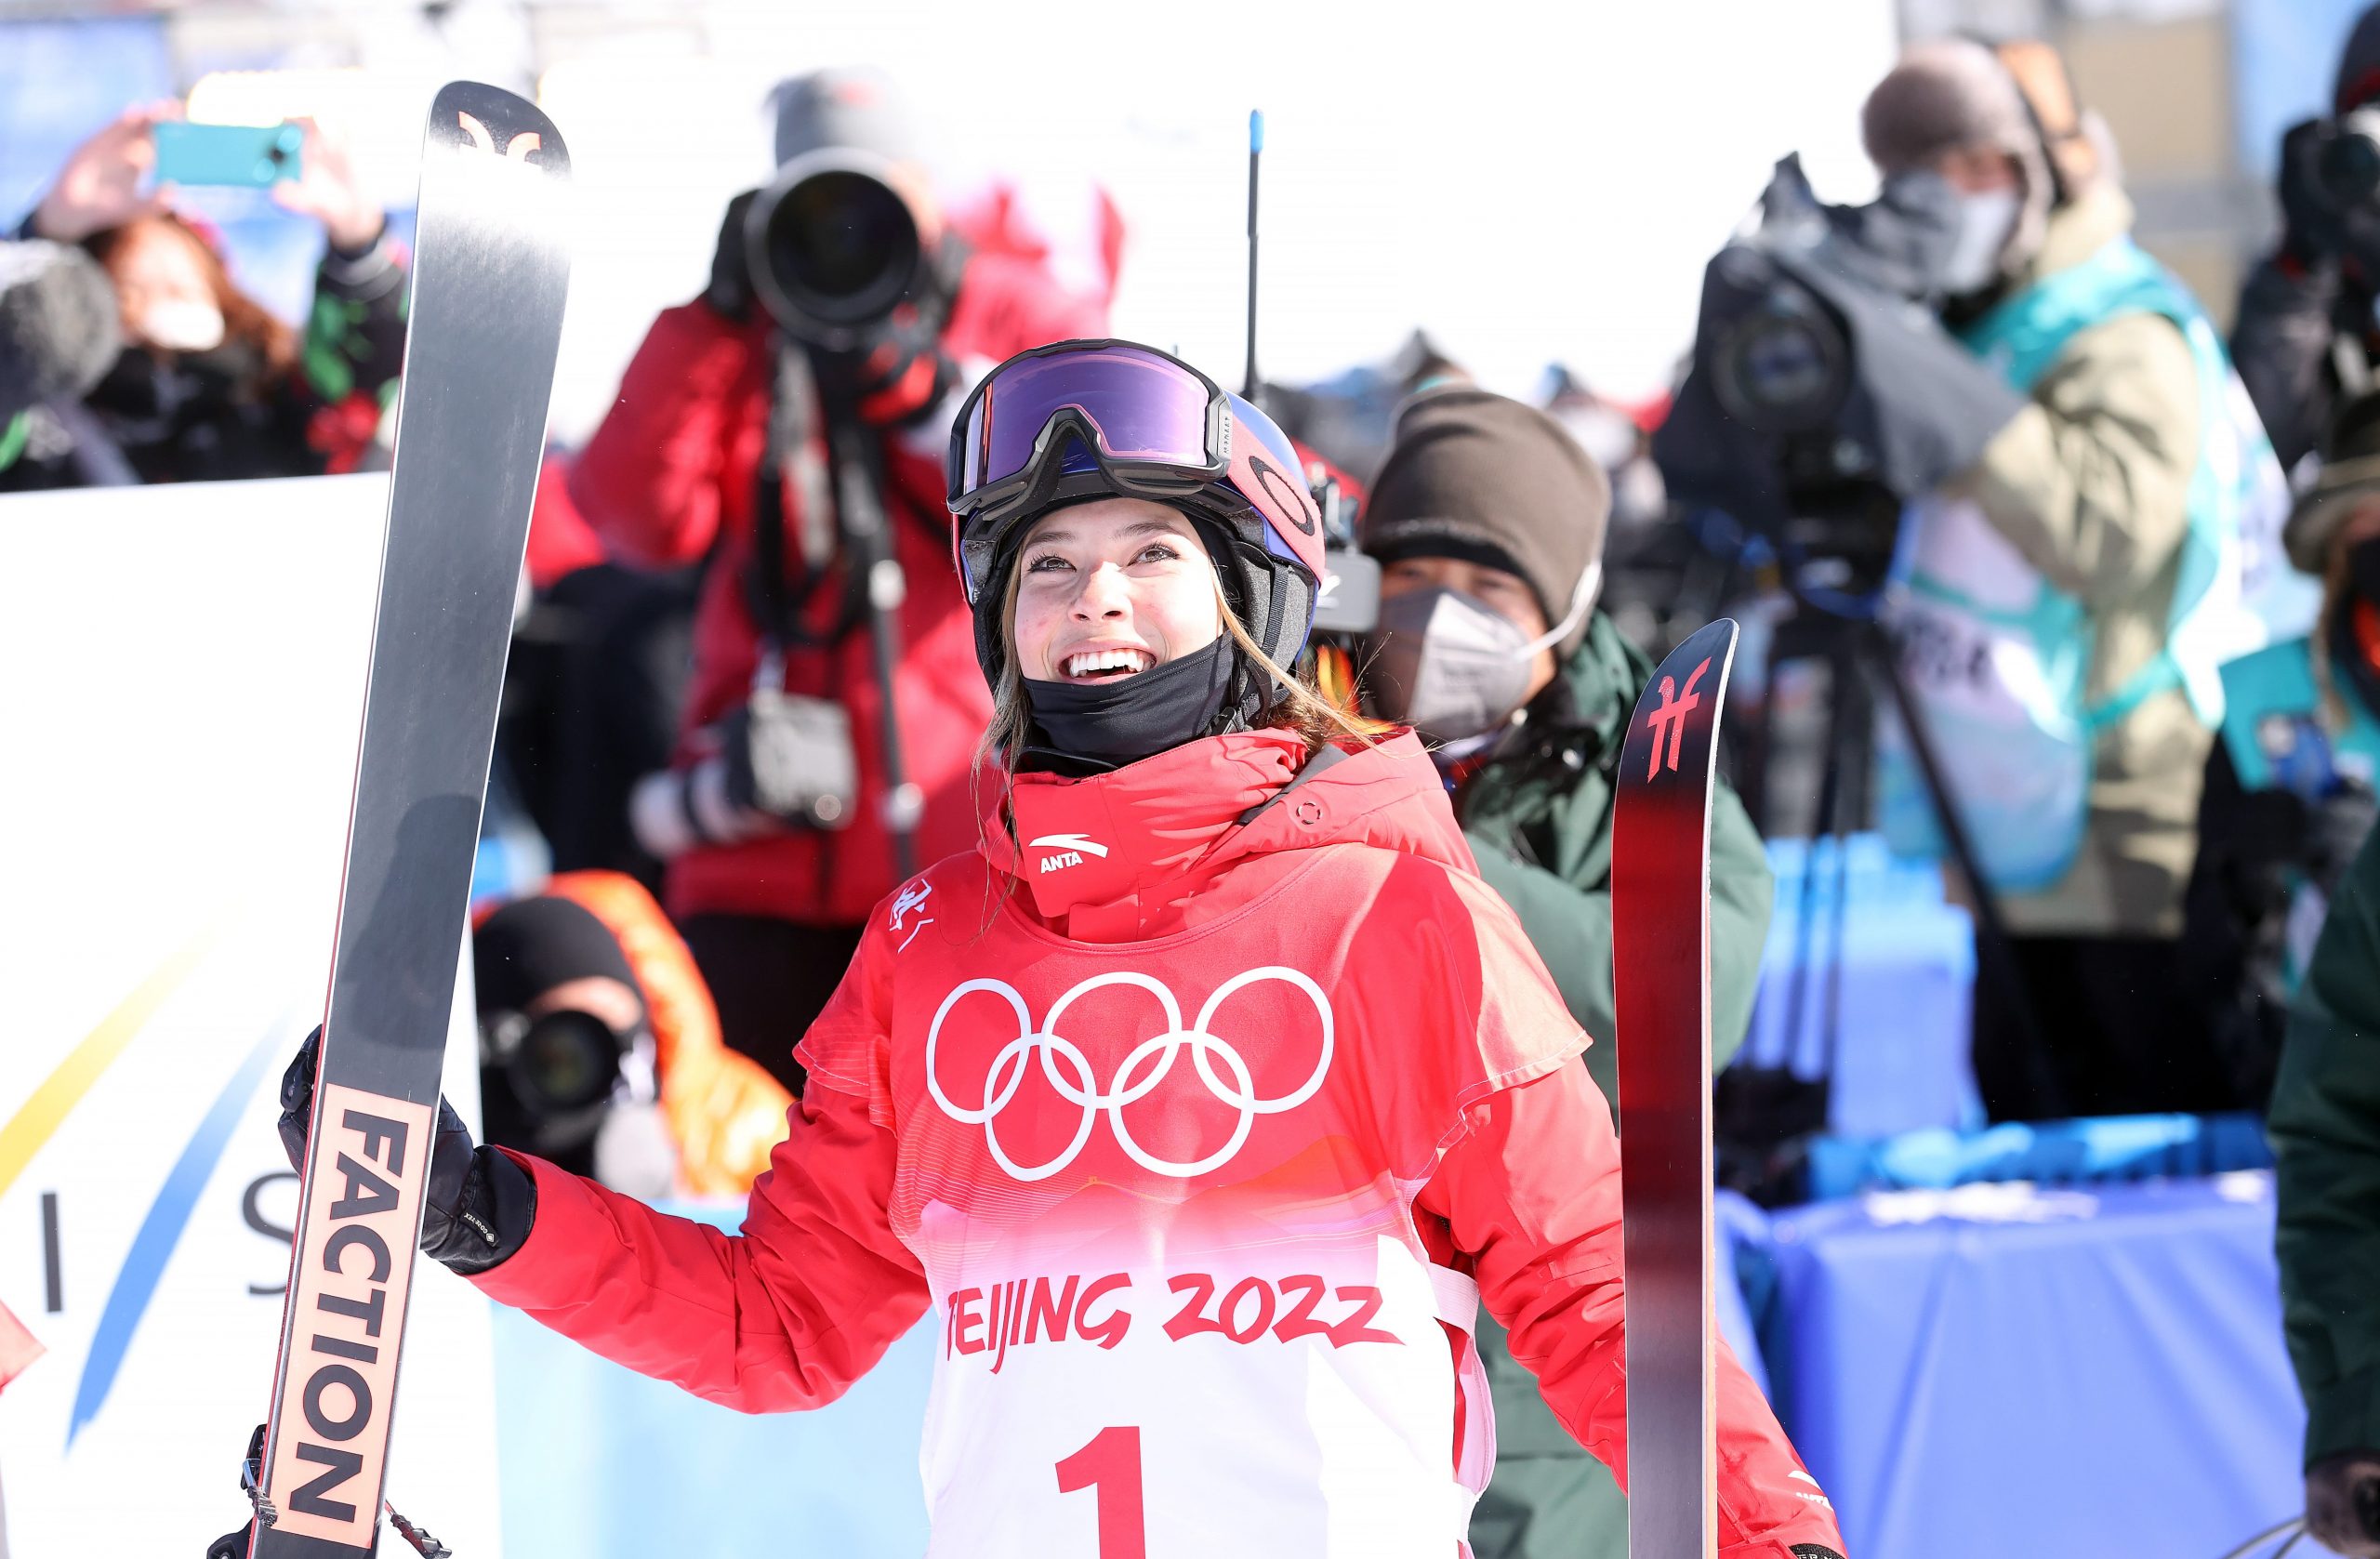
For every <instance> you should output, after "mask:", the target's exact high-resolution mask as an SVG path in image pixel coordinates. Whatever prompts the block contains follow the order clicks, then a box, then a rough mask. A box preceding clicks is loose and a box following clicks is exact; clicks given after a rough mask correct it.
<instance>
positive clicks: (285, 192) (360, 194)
mask: <svg viewBox="0 0 2380 1559" xmlns="http://www.w3.org/2000/svg"><path fill="white" fill-rule="evenodd" d="M178 112H179V107H178V106H177V105H173V104H165V105H150V106H147V107H142V108H136V109H132V110H128V111H127V112H125V113H124V114H123V115H121V116H120V117H118V118H117V119H116V120H115V121H114V122H113V123H112V124H111V125H109V126H106V127H105V128H103V129H101V130H100V131H99V133H98V134H96V135H94V136H93V137H91V138H90V139H88V140H86V141H85V142H84V143H83V144H82V145H81V146H79V147H77V148H75V150H74V152H73V154H72V155H71V156H69V157H68V158H67V160H66V163H65V165H64V166H63V167H61V168H60V169H59V173H58V177H57V178H56V179H55V180H54V181H53V182H52V183H51V185H50V188H49V191H48V192H47V193H46V194H45V195H44V196H43V197H42V200H41V203H40V205H37V206H35V207H34V208H33V215H32V216H31V217H30V218H27V219H26V222H25V224H24V229H23V234H22V235H23V236H25V237H29V238H37V239H47V240H49V241H51V242H54V243H59V244H80V245H81V246H82V247H83V248H84V249H86V250H87V251H88V252H89V253H90V255H91V256H92V258H95V259H96V260H97V261H98V262H99V265H100V266H101V267H102V268H103V269H104V270H105V271H107V274H108V278H109V280H110V281H111V282H112V284H113V285H114V289H115V296H116V305H117V310H118V313H119V318H120V326H121V332H122V336H123V339H124V343H125V344H124V347H123V350H122V351H121V352H120V353H118V354H117V356H116V358H115V361H114V364H113V366H112V368H110V369H109V370H108V372H107V374H106V376H105V377H103V378H101V379H100V380H99V384H98V385H97V386H96V387H94V388H93V389H92V390H91V391H90V392H89V394H88V395H87V396H86V397H85V398H84V400H83V401H82V402H81V403H79V405H74V404H61V403H50V404H48V405H46V406H44V407H39V408H36V409H35V410H34V411H33V413H31V414H30V416H29V418H28V421H27V424H26V426H25V428H24V430H23V433H22V435H21V437H20V441H19V447H18V449H17V452H16V455H15V457H14V459H13V460H12V461H10V462H8V463H7V467H6V469H5V471H0V489H17V490H21V489H26V488H35V487H60V486H80V485H86V484H88V483H90V482H93V481H95V480H97V481H120V482H200V481H218V480H229V479H234V478H245V477H270V476H304V475H313V474H318V473H321V472H323V471H327V470H342V469H351V468H353V467H354V465H355V464H356V463H357V462H358V461H359V460H360V459H361V458H362V457H363V456H364V452H365V451H366V450H367V449H368V448H369V447H370V445H371V443H372V439H373V435H374V433H375V431H376V429H377V426H378V423H379V420H380V413H381V410H382V408H383V406H384V405H385V403H387V401H388V399H389V398H390V396H391V395H392V394H393V393H394V390H395V387H396V379H397V375H398V373H399V371H400V370H401V369H402V367H403V361H404V272H403V267H402V266H401V265H400V263H399V261H398V258H397V254H396V250H395V247H394V245H393V244H391V243H390V239H389V236H388V220H387V214H386V213H385V212H384V211H382V209H381V208H380V205H379V203H378V202H377V201H375V200H373V199H372V198H371V197H370V196H369V195H368V194H367V193H366V192H364V189H363V188H362V186H361V185H360V184H359V183H358V182H357V179H356V177H355V171H354V168H353V166H352V165H351V163H350V160H349V157H348V153H347V148H346V145H345V143H344V141H343V140H342V139H341V138H340V137H338V136H337V135H335V134H331V133H328V132H327V131H325V130H324V128H323V127H322V126H317V125H315V124H314V123H313V122H312V121H311V120H309V121H303V122H301V123H302V124H303V125H304V130H305V140H304V144H303V148H302V151H301V163H300V173H299V176H298V178H289V179H284V180H282V181H281V182H280V183H278V184H275V185H274V186H273V187H272V192H273V198H274V200H275V201H277V202H278V203H279V204H280V205H281V206H282V207H283V208H284V210H287V211H289V212H291V213H293V214H295V215H298V216H302V217H307V218H312V219H313V220H315V221H318V222H320V223H321V224H322V225H323V231H324V241H325V246H324V254H323V259H322V264H321V266H320V268H319V269H318V270H317V271H316V274H315V281H314V300H313V304H312V307H311V310H309V312H308V316H307V326H306V330H305V332H304V334H303V335H302V336H301V335H300V334H299V333H298V331H296V330H293V329H291V328H290V327H289V326H288V325H287V324H284V323H283V322H282V321H280V320H278V319H276V318H274V317H273V315H272V314H271V312H269V311H268V310H266V309H265V308H264V306H263V305H262V304H260V303H258V302H257V301H256V300H255V299H254V298H252V297H248V296H247V295H246V294H245V293H244V292H242V291H241V290H240V289H239V287H238V286H237V285H236V284H234V283H233V282H232V280H231V276H230V274H229V273H228V272H227V271H225V269H224V265H223V258H222V257H221V255H220V254H218V252H217V250H216V246H215V244H214V243H213V242H212V241H211V239H210V238H209V237H208V235H207V234H206V233H205V231H202V230H201V229H200V228H199V227H198V226H196V225H195V224H193V223H192V221H190V220H188V219H186V218H183V217H180V216H179V215H177V214H176V213H175V210H174V208H173V204H172V198H171V192H170V191H167V190H151V191H149V192H143V191H142V188H141V185H142V181H143V179H144V178H145V177H146V176H147V175H148V174H149V173H150V172H151V170H152V167H153V165H154V164H155V161H156V143H155V140H154V138H153V135H152V130H153V127H154V126H155V125H156V124H157V123H158V122H159V121H160V120H161V119H165V118H170V117H173V116H174V115H175V114H177V113H178Z"/></svg>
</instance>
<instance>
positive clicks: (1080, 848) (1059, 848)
mask: <svg viewBox="0 0 2380 1559" xmlns="http://www.w3.org/2000/svg"><path fill="white" fill-rule="evenodd" d="M1033 848H1034V849H1036V850H1054V851H1056V852H1057V853H1056V854H1054V855H1045V856H1043V857H1042V858H1041V871H1042V874H1043V875H1044V876H1047V875H1048V874H1049V873H1051V872H1053V871H1064V870H1065V869H1066V868H1067V867H1068V866H1078V865H1082V858H1083V857H1084V856H1086V855H1096V856H1098V857H1099V858H1100V859H1102V860H1104V859H1106V856H1107V847H1106V846H1105V845H1104V844H1101V843H1100V842H1099V841H1098V840H1096V839H1091V838H1090V837H1089V836H1088V835H1084V834H1044V835H1042V836H1041V837H1040V838H1039V839H1035V840H1034V841H1033Z"/></svg>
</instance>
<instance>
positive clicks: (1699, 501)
mask: <svg viewBox="0 0 2380 1559" xmlns="http://www.w3.org/2000/svg"><path fill="white" fill-rule="evenodd" d="M1956 224H1957V196H1956V193H1955V192H1953V191H1952V190H1951V189H1950V186H1949V185H1948V184H1947V183H1945V182H1944V181H1943V180H1941V179H1940V178H1937V177H1935V176H1933V175H1931V174H1923V173H1921V174H1913V175H1907V176H1903V177H1901V178H1896V179H1893V180H1891V181H1890V182H1888V183H1887V184H1886V186H1885V188H1884V192H1883V193H1882V194H1881V195H1880V196H1879V197H1878V198H1877V199H1876V200H1875V201H1873V202H1872V203H1871V204H1869V205H1861V206H1840V205H1825V204H1824V203H1822V202H1820V201H1819V200H1818V196H1817V195H1816V193H1815V192H1813V191H1812V190H1811V188H1810V185H1809V180H1808V179H1807V178H1805V176H1804V174H1803V172H1802V167H1801V163H1800V160H1799V158H1797V157H1787V158H1785V159H1784V160H1783V161H1782V162H1780V163H1778V165H1777V171H1776V174H1775V176H1774V178H1772V179H1771V180H1770V183H1769V186H1768V189H1767V191H1766V192H1765V193H1764V194H1763V195H1762V197H1761V202H1760V205H1759V206H1758V208H1757V209H1756V210H1755V212H1754V213H1753V216H1752V218H1751V219H1750V220H1749V221H1748V222H1747V223H1746V225H1745V227H1744V228H1743V229H1742V230H1740V231H1739V232H1738V234H1737V236H1736V237H1735V238H1734V239H1733V240H1732V241H1730V242H1729V243H1728V244H1727V245H1726V247H1725V248H1723V249H1721V250H1720V251H1719V253H1718V255H1717V256H1716V257H1714V258H1712V261H1711V264H1710V266H1709V268H1708V269H1707V270H1706V271H1704V273H1703V284H1702V304H1701V312H1700V317H1699V321H1698V323H1697V325H1696V330H1695V341H1694V355H1693V363H1692V367H1691V369H1690V370H1689V372H1688V374H1687V376H1686V383H1685V384H1684V386H1683V387H1681V388H1680V390H1679V391H1678V395H1677V400H1676V403H1675V404H1674V406H1673V408H1672V410H1671V413H1670V416H1669V418H1668V420H1667V421H1666V422H1664V423H1663V424H1662V426H1661V428H1660V429H1659V431H1658V432H1657V433H1655V434H1654V436H1653V458H1654V460H1655V461H1656V462H1657V463H1658V464H1659V467H1660V469H1661V475H1662V477H1663V479H1664V481H1665V482H1667V483H1668V486H1669V491H1670V494H1671V495H1672V496H1673V498H1676V499H1678V500H1679V501H1681V502H1683V503H1685V504H1687V505H1689V506H1693V507H1701V508H1709V509H1719V510H1722V511H1724V512H1725V513H1726V514H1728V515H1729V516H1731V517H1733V518H1734V519H1735V521H1736V522H1738V523H1739V524H1740V525H1742V526H1743V527H1744V528H1745V529H1747V530H1748V531H1751V532H1752V533H1754V534H1756V535H1762V536H1765V537H1766V538H1767V539H1769V540H1770V541H1771V542H1772V543H1774V544H1778V546H1779V548H1780V550H1781V551H1782V552H1784V553H1785V555H1786V556H1787V557H1788V558H1789V560H1790V559H1800V558H1810V557H1817V558H1823V559H1831V560H1836V561H1839V562H1844V563H1846V564H1848V565H1849V569H1850V573H1851V575H1852V576H1853V578H1854V580H1855V581H1856V583H1857V584H1858V586H1859V587H1861V588H1873V586H1874V585H1875V584H1876V583H1878V582H1880V581H1881V579H1882V577H1883V575H1884V570H1885V568H1886V567H1888V566H1889V564H1890V562H1891V558H1892V551H1893V546H1894V541H1895V538H1896V535H1897V528H1898V523H1899V513H1900V509H1901V507H1902V505H1903V504H1904V503H1905V502H1907V501H1908V500H1909V499H1911V498H1913V497H1915V496H1917V495H1921V494H1923V493H1925V492H1927V491H1930V490H1931V489H1932V488H1934V487H1935V486H1937V484H1938V483H1940V482H1942V481H1943V480H1944V479H1945V478H1947V477H1949V476H1950V475H1951V474H1953V473H1954V472H1957V471H1959V470H1962V469H1965V468H1966V467H1967V466H1969V465H1972V464H1973V463H1974V462H1975V460H1976V458H1977V456H1979V455H1980V454H1981V453H1982V451H1983V447H1984V445H1985V443H1988V442H1989V441H1990V438H1991V436H1992V434H1993V433H1995V432H1997V431H1998V430H1999V429H2000V428H2001V427H2002V426H2003V424H2005V423H2006V422H2007V421H2008V419H2009V418H2010V417H2012V416H2015V415H2016V412H2017V411H2018V410H2019V409H2021V408H2022V406H2023V404H2024V402H2023V399H2022V398H2021V397H2020V396H2018V395H2017V393H2016V391H2015V390H2013V389H2011V388H2010V387H2009V386H2008V384H2007V383H2006V381H2005V380H2003V378H2002V377H2000V376H1999V375H1997V374H1995V373H1993V372H1992V371H1991V370H1990V368H1988V367H1986V366H1985V365H1984V364H1983V363H1980V362H1979V361H1977V359H1976V358H1975V357H1974V356H1973V355H1972V354H1970V353H1969V352H1968V351H1967V350H1965V349H1964V348H1963V347H1962V346H1960V345H1959V344H1958V342H1957V341H1955V340H1953V339H1952V338H1951V337H1950V336H1949V335H1948V334H1946V333H1945V332H1944V331H1943V330H1942V328H1941V326H1940V324H1938V323H1937V318H1936V309H1937V304H1938V288H1937V284H1936V283H1935V281H1934V277H1935V276H1936V275H1937V272H1938V270H1939V267H1940V265H1941V263H1942V261H1943V260H1944V259H1945V258H1947V255H1948V252H1949V248H1950V243H1951V240H1952V239H1953V237H1954V236H1955V231H1956Z"/></svg>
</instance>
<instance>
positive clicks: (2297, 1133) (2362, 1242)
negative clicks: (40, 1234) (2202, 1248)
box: [2268, 836, 2380, 1559]
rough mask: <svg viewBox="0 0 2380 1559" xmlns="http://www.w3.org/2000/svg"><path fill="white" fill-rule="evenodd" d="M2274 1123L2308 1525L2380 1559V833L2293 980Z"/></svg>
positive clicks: (2345, 1549) (2362, 1558) (2323, 1538)
mask: <svg viewBox="0 0 2380 1559" xmlns="http://www.w3.org/2000/svg"><path fill="white" fill-rule="evenodd" d="M2288 1035H2289V1037H2288V1039H2287V1041H2286V1043H2285V1044H2284V1045H2283V1047H2282V1049H2281V1076H2280V1078H2279V1080H2278V1081H2277V1082H2276V1083H2275V1084H2274V1086H2273V1093H2272V1110H2271V1114H2270V1116H2269V1117H2268V1129H2269V1131H2270V1134H2271V1137H2272V1146H2273V1156H2274V1159H2275V1160H2276V1163H2277V1165H2278V1169H2277V1179H2276V1182H2275V1194H2276V1197H2277V1200H2278V1203H2279V1212H2278V1216H2279V1220H2280V1223H2279V1230H2278V1233H2277V1234H2276V1235H2275V1238H2274V1247H2275V1249H2276V1251H2277V1253H2278V1254H2279V1256H2280V1260H2281V1306H2282V1308H2281V1318H2282V1323H2283V1325H2284V1327H2285V1328H2286V1329H2287V1332H2288V1338H2289V1357H2290V1363H2291V1364H2292V1365H2293V1366H2294V1367H2295V1369H2296V1372H2297V1385H2298V1389H2299V1390H2300V1391H2301V1392H2302V1393H2304V1394H2305V1398H2306V1445H2305V1465H2306V1525H2307V1530H2308V1531H2309V1532H2310V1533H2311V1534H2312V1535H2313V1537H2314V1538H2315V1539H2316V1540H2318V1541H2320V1542H2321V1543H2323V1544H2324V1545H2326V1546H2327V1547H2328V1548H2330V1549H2331V1551H2332V1552H2335V1553H2341V1554H2347V1555H2349V1556H2350V1559H2380V1364H2375V1362H2374V1361H2375V1360H2380V1303H2375V1301H2374V1296H2375V1295H2380V836H2367V838H2366V839H2365V840H2364V844H2363V848H2362V850H2361V851H2360V852H2359V853H2358V854H2357V855H2356V858H2355V860H2354V863H2353V864H2352V865H2349V866H2348V867H2347V875H2346V877H2345V879H2343V880H2342V881H2341V882H2340V884H2339V888H2338V892H2337V895H2336V897H2335V898H2334V899H2333V900H2332V902H2331V905H2330V914H2329V917H2328V918H2327V919H2325V920H2324V922H2323V925H2322V931H2321V936H2320V938H2318V939H2317V941H2316V942H2315V944H2314V956H2313V960H2312V962H2311V963H2310V964H2309V965H2308V966H2307V971H2306V978H2305V979H2304V980H2303V981H2302V982H2301V983H2300V984H2299V985H2298V987H2297V991H2296V995H2295V997H2294V998H2293V1000H2292V1002H2291V1006H2290V1013H2289V1030H2288Z"/></svg>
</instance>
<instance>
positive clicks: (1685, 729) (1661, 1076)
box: [1611, 617, 1736, 1559]
mask: <svg viewBox="0 0 2380 1559" xmlns="http://www.w3.org/2000/svg"><path fill="white" fill-rule="evenodd" d="M1735 653H1736V625H1735V624H1734V623H1733V622H1732V621H1730V620H1729V619H1727V618H1725V617H1722V618H1721V619H1719V620H1718V621H1717V622H1715V623H1712V624H1711V625H1710V626H1709V627H1707V628H1703V629H1701V630H1700V631H1699V632H1697V633H1696V634H1695V635H1694V636H1693V637H1691V638H1689V639H1688V640H1686V642H1685V643H1683V644H1681V645H1679V646H1678V647H1677V649H1676V650H1675V651H1673V652H1672V654H1671V655H1670V657H1669V658H1668V659H1667V660H1665V661H1663V662H1661V666H1660V669H1659V670H1658V671H1656V672H1654V673H1653V680H1652V681H1651V683H1650V684H1648V685H1647V686H1646V689H1645V693H1644V696H1643V697H1641V698H1639V699H1638V700H1637V701H1636V712H1635V714H1634V715H1633V717H1631V719H1630V721H1629V726H1628V736H1627V740H1626V742H1625V744H1624V745H1623V746H1622V747H1621V749H1620V796H1619V799H1618V802H1617V803H1616V805H1615V808H1614V812H1613V818H1612V830H1611V832H1612V838H1611V952H1612V994H1613V997H1614V1000H1615V1004H1616V1010H1617V1019H1618V1026H1619V1033H1618V1035H1617V1036H1616V1037H1615V1042H1616V1043H1617V1044H1618V1046H1619V1050H1620V1054H1619V1062H1620V1196H1621V1223H1622V1228H1623V1238H1624V1241H1625V1244H1626V1268H1625V1270H1626V1274H1627V1294H1628V1299H1627V1335H1628V1473H1629V1476H1628V1552H1629V1559H1711V1556H1712V1555H1715V1554H1716V1553H1717V1552H1718V1526H1717V1520H1718V1517H1717V1497H1718V1485H1717V1465H1716V1463H1717V1459H1716V1455H1715V1445H1714V1441H1713V1425H1712V1410H1713V1392H1714V1377H1713V1373H1712V1341H1711V1339H1712V1328H1713V1327H1714V1326H1715V1324H1716V1317H1715V1315H1714V1314H1713V1311H1712V1288H1711V1281H1712V1271H1711V1266H1712V1246H1711V1237H1712V1230H1711V789H1712V784H1713V776H1714V774H1715V772H1716V767H1717V760H1718V738H1719V712H1720V707H1721V706H1722V705H1723V704H1724V703H1725V702H1726V694H1727V667H1728V666H1729V664H1730V663H1731V662H1732V661H1733V660H1734V658H1735Z"/></svg>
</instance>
